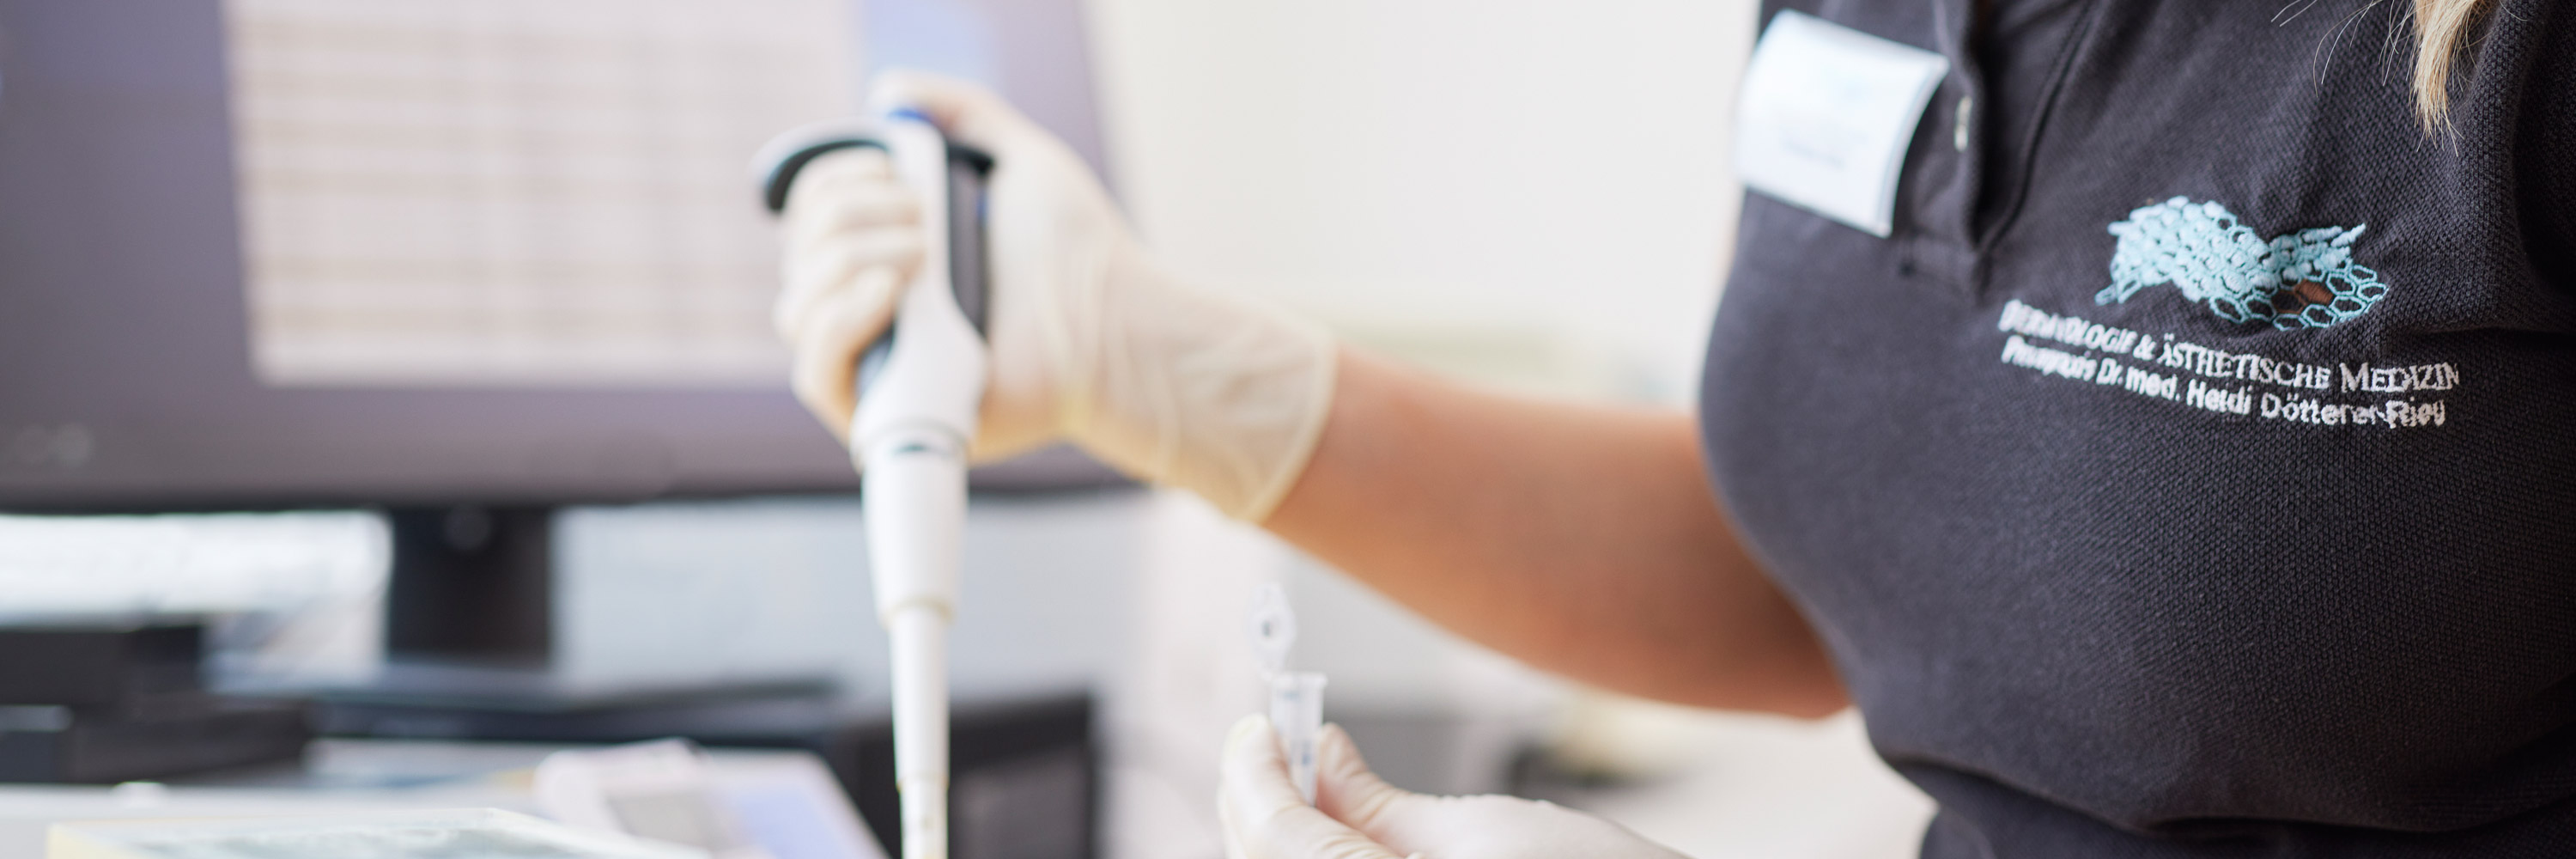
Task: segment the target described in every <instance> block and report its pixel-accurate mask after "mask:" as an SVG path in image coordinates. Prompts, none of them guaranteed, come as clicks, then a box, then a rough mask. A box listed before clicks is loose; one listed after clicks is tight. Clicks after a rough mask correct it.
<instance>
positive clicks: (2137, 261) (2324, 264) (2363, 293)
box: [2093, 197, 2388, 330]
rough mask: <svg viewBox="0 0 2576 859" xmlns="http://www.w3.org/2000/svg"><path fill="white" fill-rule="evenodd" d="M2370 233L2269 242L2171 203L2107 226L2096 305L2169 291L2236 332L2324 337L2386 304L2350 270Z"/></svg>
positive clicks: (2203, 208) (2374, 275)
mask: <svg viewBox="0 0 2576 859" xmlns="http://www.w3.org/2000/svg"><path fill="white" fill-rule="evenodd" d="M2368 226H2369V225H2367V224H2364V225H2362V226H2356V227H2318V228H2315V229H2309V230H2299V231H2297V232H2292V233H2284V234H2281V235H2278V236H2274V237H2272V239H2271V240H2270V241H2265V240H2264V239H2263V237H2262V236H2261V235H2259V234H2257V233H2255V232H2254V229H2253V228H2252V227H2248V226H2245V224H2244V223H2243V222H2242V221H2240V220H2238V219H2237V217H2236V214H2235V213H2234V212H2230V211H2228V210H2227V207H2226V206H2221V205H2219V204H2217V203H2215V202H2208V203H2194V202H2191V201H2190V200H2188V199H2185V198H2182V197H2175V198H2173V199H2171V200H2166V201H2164V202H2162V203H2158V204H2155V205H2152V206H2144V207H2141V208H2139V209H2137V210H2135V211H2132V212H2130V213H2129V219H2128V220H2125V221H2120V222H2117V223H2114V224H2112V225H2111V228H2110V229H2111V234H2112V235H2114V236H2118V237H2119V238H2120V243H2119V246H2118V247H2117V248H2116V249H2115V250H2114V251H2113V252H2112V254H2111V285H2110V286H2107V287H2104V288H2103V289H2102V291H2101V292H2099V293H2096V294H2095V295H2094V296H2093V302H2094V303H2096V304H2110V303H2113V302H2120V301H2127V300H2129V296H2132V295H2136V294H2137V293H2138V290H2141V289H2145V288H2147V287H2150V286H2161V285H2164V284H2172V285H2173V287H2174V288H2175V289H2177V290H2180V291H2181V292H2182V294H2183V297H2184V298H2188V299H2191V300H2192V301H2195V302H2200V303H2203V304H2206V305H2208V306H2209V310H2210V312H2212V313H2216V314H2218V317H2219V318H2221V319H2225V320H2228V321H2230V322H2269V323H2271V324H2272V327H2274V328H2279V329H2283V330H2290V329H2297V328H2324V327H2327V326H2330V325H2333V324H2335V323H2338V322H2342V321H2344V320H2347V319H2351V318H2353V317H2355V316H2360V315H2361V314H2363V313H2365V312H2368V311H2369V310H2370V306H2371V305H2373V304H2377V303H2379V299H2381V298H2383V297H2386V296H2387V295H2388V285H2387V284H2383V283H2380V282H2379V273H2378V272H2375V271H2372V270H2370V268H2369V267H2367V266H2364V265H2361V264H2360V263H2356V262H2353V260H2352V242H2353V240H2354V239H2356V238H2359V237H2360V236H2361V231H2362V230H2363V229H2364V228H2366V227H2368Z"/></svg>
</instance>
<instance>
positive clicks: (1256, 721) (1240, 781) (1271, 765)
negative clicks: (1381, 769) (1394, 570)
mask: <svg viewBox="0 0 2576 859" xmlns="http://www.w3.org/2000/svg"><path fill="white" fill-rule="evenodd" d="M1317 746H1318V748H1317V752H1318V757H1319V758H1320V760H1319V762H1318V765H1317V786H1316V791H1315V804H1314V805H1311V806H1310V805H1307V804H1306V803H1305V802H1304V801H1302V800H1300V799H1299V798H1298V796H1297V788H1296V786H1295V785H1293V784H1290V783H1289V780H1288V768H1287V763H1286V761H1285V760H1284V759H1282V758H1281V756H1280V751H1279V741H1278V738H1277V736H1276V735H1275V734H1274V733H1272V732H1271V730H1270V724H1269V722H1268V721H1266V720H1264V719H1262V718H1261V717H1259V716H1247V717H1245V718H1244V720H1243V721H1241V722H1238V723H1236V724H1235V726H1234V731H1233V733H1231V734H1229V735H1227V737H1226V748H1225V771H1224V774H1223V776H1222V777H1221V782H1220V784H1221V786H1220V787H1219V788H1218V794H1217V813H1218V816H1219V817H1221V818H1223V819H1224V821H1225V836H1226V856H1227V859H1404V857H1408V856H1420V857H1424V859H1567V857H1579V858H1580V859H1683V857H1682V856H1681V854H1679V853H1675V852H1673V851H1672V850H1670V849H1667V848H1665V847H1664V846H1663V845H1660V844H1656V843H1654V842H1652V841H1648V840H1646V839H1644V838H1642V837H1639V836H1638V835H1637V834H1636V833H1634V832H1630V831H1628V830H1627V829H1626V828H1625V827H1622V826H1620V825H1618V824H1616V823H1612V822H1610V821H1607V820H1603V819H1601V818H1598V817H1594V816H1592V815H1589V814H1584V813H1582V812H1578V811H1574V810H1572V809H1569V808H1565V807H1563V806H1559V805H1555V804H1552V803H1546V802H1538V801H1535V800H1527V799H1520V798H1517V797H1509V796H1490V795H1489V796H1429V795H1425V794H1419V793H1413V792H1411V791H1406V790H1399V789H1397V788H1396V787H1394V786H1392V785H1389V784H1387V783H1386V782H1385V781H1384V780H1381V779H1379V778H1378V777H1377V774H1375V773H1372V772H1370V771H1369V768H1368V763H1367V762H1366V761H1363V760H1361V759H1360V755H1359V750H1358V749H1357V748H1355V747H1353V746H1352V745H1351V738H1350V735H1349V734H1346V733H1343V732H1342V729H1341V727H1340V726H1338V725H1335V726H1326V727H1325V728H1324V732H1323V736H1322V737H1321V738H1320V740H1319V742H1318V743H1317Z"/></svg>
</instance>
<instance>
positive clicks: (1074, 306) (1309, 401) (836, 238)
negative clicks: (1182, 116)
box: [777, 72, 1335, 522]
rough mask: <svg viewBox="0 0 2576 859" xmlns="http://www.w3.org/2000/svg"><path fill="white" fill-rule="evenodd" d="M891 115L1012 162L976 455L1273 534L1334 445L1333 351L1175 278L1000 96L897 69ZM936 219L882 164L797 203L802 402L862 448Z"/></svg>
mask: <svg viewBox="0 0 2576 859" xmlns="http://www.w3.org/2000/svg"><path fill="white" fill-rule="evenodd" d="M873 98H874V100H875V102H876V103H877V104H880V105H884V104H908V105H912V106H914V107H917V108H919V109H921V110H922V111H923V112H924V113H926V114H928V115H929V116H930V117H931V119H932V120H933V121H934V122H936V123H938V125H939V126H940V128H941V129H943V130H944V131H946V132H947V133H948V134H949V135H950V137H952V138H954V139H956V140H958V141H959V142H962V143H966V144H968V145H971V146H974V147H976V148H979V149H982V150H984V151H985V152H987V153H989V154H991V155H992V156H993V162H994V164H993V172H992V175H991V177H990V182H989V185H988V186H987V191H986V194H987V196H986V207H985V211H986V225H985V233H986V238H987V252H988V254H989V255H990V258H991V279H992V282H991V285H990V286H991V292H992V297H991V303H990V305H989V306H990V314H991V318H990V319H989V320H988V324H987V337H988V339H989V341H990V345H991V347H992V357H993V361H992V378H991V379H990V380H989V381H988V383H987V386H986V388H985V394H984V402H983V407H982V413H981V416H980V423H981V426H980V428H979V429H978V432H977V436H976V438H975V439H974V442H973V444H972V450H971V453H972V455H973V457H974V458H975V459H977V460H979V461H988V460H993V459H1000V458H1003V457H1007V456H1010V455H1012V454H1015V453H1020V452H1023V451H1026V450H1029V449H1031V448H1034V447H1038V446H1041V445H1044V444H1047V443H1050V442H1054V441H1057V440H1059V439H1070V440H1072V441H1073V442H1075V443H1076V444H1079V445H1081V446H1082V448H1083V449H1085V450H1087V451H1089V452H1090V453H1091V454H1092V455H1093V456H1095V457H1098V458H1099V459H1100V460H1102V461H1103V462H1106V463H1108V464H1110V465H1111V466H1113V467H1116V468H1118V469H1119V470H1121V471H1124V472H1126V473H1127V474H1128V475H1130V476H1133V477H1137V478H1140V479H1143V480H1147V481H1152V482H1156V483H1163V484H1168V485H1174V486H1179V487H1182V488H1185V489H1189V490H1192V491H1195V492H1197V493H1198V494H1200V495H1202V496H1204V497H1206V498H1207V499H1208V500H1209V501H1210V502H1213V503H1214V504H1215V505H1216V506H1217V508H1218V509H1220V510H1223V511H1225V512H1226V513H1227V514H1228V515H1231V516H1234V517H1237V518H1241V519H1246V520H1251V521H1256V522H1257V521H1260V520H1261V519H1263V518H1265V517H1267V516H1268V515H1269V513H1270V510H1271V509H1272V508H1274V507H1276V506H1277V505H1278V503H1279V500H1280V499H1281V498H1282V497H1284V496H1286V495H1287V493H1288V490H1289V488H1290V487H1292V486H1293V485H1294V484H1295V482H1296V479H1297V476H1298V474H1300V473H1301V472H1303V471H1304V469H1305V464H1306V459H1307V456H1308V455H1309V454H1310V453H1312V452H1313V450H1314V446H1315V441H1316V439H1317V438H1318V437H1319V436H1320V435H1321V434H1322V432H1323V425H1324V419H1325V416H1326V413H1327V412H1328V410H1329V406H1330V404H1331V401H1332V389H1333V363H1334V358H1335V354H1334V352H1335V347H1334V345H1333V341H1332V338H1331V337H1330V336H1329V335H1327V334H1326V333H1325V332H1324V331H1323V330H1322V329H1321V328H1320V327H1318V326H1315V325H1313V324H1311V323H1307V322H1304V321H1301V320H1297V319H1294V318H1292V317H1289V316H1286V315H1284V314H1281V313H1277V312H1275V311H1272V310H1269V309H1267V308H1264V307H1261V306H1259V305H1257V304H1255V303H1253V302H1250V301H1248V300H1245V299H1243V298H1240V297H1237V296H1233V295H1228V294H1224V293H1219V292H1215V291H1211V290H1206V289H1200V288H1195V287H1193V286H1190V285H1188V284H1185V283H1182V282H1181V281H1180V280H1179V279H1177V278H1175V277H1173V276H1172V275H1171V274H1169V273H1168V272H1165V271H1164V270H1163V269H1162V268H1160V267H1159V266H1157V265H1156V264H1155V263H1154V261H1153V260H1152V258H1151V257H1150V256H1149V255H1148V254H1147V253H1146V251H1145V249H1144V247H1143V246H1142V245H1140V244H1139V243H1138V242H1137V241H1136V239H1135V236H1134V235H1133V232H1132V231H1131V230H1130V229H1129V228H1128V226H1127V223H1126V220H1125V218H1123V217H1121V216H1120V214H1119V212H1118V210H1117V207H1116V206H1114V205H1112V204H1111V202H1110V200H1109V195H1108V193H1107V192H1105V191H1104V190H1103V189H1102V188H1101V186H1100V183H1099V181H1098V180H1096V179H1094V178H1093V177H1092V175H1091V172H1090V170H1089V168H1088V167H1086V166H1085V165H1084V164H1083V162H1082V160H1081V159H1080V158H1079V157H1077V156H1076V155H1075V154H1074V153H1073V151H1072V150H1071V149H1069V148H1067V147H1066V146H1065V145H1064V144H1063V143H1062V142H1061V141H1058V140H1056V139H1055V137H1054V136H1052V135H1050V134H1048V133H1047V132H1046V131H1044V130H1043V129H1040V128H1039V127H1038V126H1037V125H1036V124H1035V123H1033V122H1031V121H1029V120H1028V119H1027V118H1026V117H1023V116H1021V115H1020V113H1019V112H1018V111H1016V110H1013V109H1012V108H1011V106H1010V105H1008V104H1005V103H1003V102H1002V100H1001V99H1000V98H998V97H996V96H994V95H993V94H992V93H990V92H986V91H985V90H983V89H981V88H978V87H975V86H973V85H970V84H966V83H962V82H959V81H954V80H948V79H944V78H939V77H935V76H930V75H924V74H919V73H907V72H889V73H887V74H885V75H883V76H881V78H880V79H879V82H878V85H877V88H876V91H875V93H874V96H873ZM919 208H920V207H919V205H918V204H917V203H916V202H914V201H913V200H912V198H911V195H910V192H909V191H907V190H906V189H904V188H903V187H902V186H900V185H898V184H896V182H895V179H894V177H893V174H892V171H891V169H890V167H889V166H888V164H887V162H886V160H885V156H884V155H883V154H882V153H877V152H874V151H871V150H865V149H853V150H844V151H841V152H835V153H831V154H828V155H825V156H823V157H821V158H818V159H815V161H814V162H813V163H812V164H811V165H809V166H807V167H806V173H805V174H804V175H803V176H800V177H799V178H798V180H797V182H796V185H795V187H794V188H792V189H791V190H790V192H789V195H788V201H787V211H786V226H787V253H786V261H785V265H784V270H785V271H786V276H787V287H786V289H785V291H784V292H783V293H782V294H781V295H780V297H779V303H778V311H777V322H778V328H779V331H780V333H781V334H782V335H783V336H785V337H786V338H787V340H788V343H789V346H790V347H791V349H792V350H793V351H794V353H795V357H796V370H795V375H794V387H795V390H796V395H797V397H798V399H800V400H802V401H803V402H804V403H805V405H806V407H807V408H808V409H811V410H813V412H814V413H815V415H816V416H817V417H820V418H821V419H822V420H823V421H824V423H825V424H827V425H829V426H830V427H831V428H832V429H833V431H834V432H835V433H839V434H841V435H843V436H844V438H845V439H846V436H847V433H848V432H849V422H850V416H851V412H852V410H853V408H854V407H855V405H856V404H855V403H854V402H852V395H851V391H850V387H851V379H852V374H853V372H854V370H853V366H854V364H855V362H856V361H857V359H858V355H859V353H860V352H861V351H862V350H864V349H865V348H866V346H867V344H868V343H869V342H871V341H873V340H875V339H876V337H877V335H878V334H879V333H880V332H882V331H883V330H884V328H885V325H886V322H887V320H888V318H889V317H890V315H891V314H892V312H893V309H894V306H895V304H896V298H897V294H898V292H899V291H900V287H901V285H903V284H906V283H908V282H909V281H910V278H911V276H912V272H913V271H914V270H915V269H916V268H917V267H918V266H919V265H920V259H921V254H922V248H923V247H924V246H925V245H924V242H923V240H922V234H921V229H922V227H921V219H920V212H919Z"/></svg>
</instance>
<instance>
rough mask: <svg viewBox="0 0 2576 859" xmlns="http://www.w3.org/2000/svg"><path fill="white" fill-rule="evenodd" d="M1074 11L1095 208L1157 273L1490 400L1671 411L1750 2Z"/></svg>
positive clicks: (1699, 290)
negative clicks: (1092, 90)
mask: <svg viewBox="0 0 2576 859" xmlns="http://www.w3.org/2000/svg"><path fill="white" fill-rule="evenodd" d="M1090 8H1091V12H1092V14H1091V25H1092V32H1093V43H1094V50H1093V57H1094V58H1095V62H1096V63H1097V64H1098V67H1099V71H1100V74H1099V75H1098V78H1097V79H1098V81H1099V82H1100V87H1101V90H1102V93H1101V96H1102V109H1103V112H1104V114H1105V129H1106V136H1107V138H1108V141H1109V148H1110V151H1111V159H1110V160H1111V163H1112V165H1113V172H1114V174H1115V175H1116V176H1117V177H1118V180H1119V181H1118V185H1119V191H1120V193H1121V195H1122V196H1123V197H1124V198H1125V200H1126V202H1127V204H1128V207H1129V210H1130V212H1131V213H1132V215H1133V216H1134V217H1135V219H1136V221H1137V223H1138V226H1139V228H1140V229H1141V230H1142V231H1143V232H1144V233H1145V234H1146V237H1147V240H1148V241H1149V242H1150V243H1151V244H1152V245H1153V246H1154V247H1155V249H1156V250H1158V251H1159V252H1160V253H1161V254H1162V255H1163V256H1164V258H1165V259H1166V260H1168V261H1169V262H1170V263H1172V264H1173V265H1174V266H1175V267H1177V268H1178V269H1179V270H1181V271H1183V272H1187V273H1192V274H1197V275H1201V276H1204V277H1205V278H1207V279H1209V280H1211V281H1213V282H1218V283H1225V284H1233V285H1240V286H1241V287H1243V288H1246V289H1249V290H1252V291H1254V292H1257V293H1259V294H1262V295H1265V296H1268V297H1271V298H1274V299H1276V300H1278V301H1280V302H1282V303H1285V304H1288V305H1290V306H1293V307H1297V308H1300V309H1304V310H1308V311H1310V312H1314V313H1317V314H1319V315H1322V316H1324V317H1326V318H1327V319H1328V320H1331V321H1333V322H1336V323H1338V324H1339V325H1340V326H1341V327H1343V328H1344V329H1345V330H1346V331H1348V332H1351V333H1354V334H1356V335H1358V336H1359V337H1360V338H1361V339H1363V340H1366V341H1370V342H1378V343H1384V344H1386V345H1388V346H1391V347H1394V348H1397V349H1399V350H1401V351H1407V352H1412V351H1424V352H1429V353H1438V354H1437V355H1426V357H1433V358H1435V359H1442V360H1443V362H1444V363H1447V364H1449V365H1451V366H1452V367H1453V368H1456V369H1463V370H1470V371H1478V372H1483V371H1485V370H1487V369H1493V368H1499V372H1484V373H1483V374H1484V375H1487V376H1489V377H1490V376H1501V377H1504V378H1503V380H1505V381H1512V382H1521V383H1530V384H1532V385H1533V386H1535V387H1542V388H1548V389H1552V390H1559V391H1573V392H1579V393H1585V394H1602V395H1609V396H1616V397H1622V398H1631V399H1637V398H1643V399H1654V400H1661V401H1666V402H1676V403H1678V402H1682V401H1684V400H1685V399H1686V398H1687V396H1688V393H1689V392H1690V391H1691V390H1692V389H1693V387H1694V382H1695V380H1696V379H1697V378H1698V360H1699V351H1700V345H1701V343H1702V342H1703V336H1704V331H1705V329H1706V327H1707V325H1708V321H1709V316H1710V313H1711V310H1712V308H1714V307H1715V304H1716V295H1717V289H1718V284H1719V281H1720V279H1721V276H1722V274H1723V272H1724V271H1725V259H1726V255H1727V247H1728V242H1729V239H1730V238H1731V236H1732V235H1733V231H1734V217H1735V209H1736V205H1737V201H1738V198H1739V196H1740V191H1739V189H1738V187H1737V185H1736V183H1735V181H1734V179H1733V177H1732V176H1731V175H1730V173H1729V171H1728V169H1727V164H1728V150H1727V146H1728V136H1727V117H1728V115H1729V113H1730V112H1731V110H1732V104H1733V102H1734V93H1735V81H1736V77H1737V73H1738V71H1739V69H1740V68H1741V67H1742V65H1743V62H1744V58H1745V55H1746V52H1747V51H1748V50H1749V46H1750V45H1751V33H1752V24H1753V17H1754V6H1753V5H1752V4H1751V3H1745V2H1732V3H1728V2H1720V3H1676V2H1669V0H1607V2H1586V3H1544V2H1491V1H1490V0H1303V2H1223V3H1209V2H1203V0H1091V4H1090ZM1475 365H1482V366H1475Z"/></svg>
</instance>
